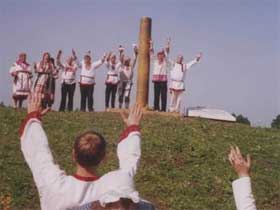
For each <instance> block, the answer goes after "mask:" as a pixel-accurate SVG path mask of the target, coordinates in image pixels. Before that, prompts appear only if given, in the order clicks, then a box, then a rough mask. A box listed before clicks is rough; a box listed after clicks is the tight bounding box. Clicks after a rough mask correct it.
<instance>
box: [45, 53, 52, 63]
mask: <svg viewBox="0 0 280 210" xmlns="http://www.w3.org/2000/svg"><path fill="white" fill-rule="evenodd" d="M50 58H51V55H50V53H48V52H45V53H44V54H43V62H44V63H48V62H49V61H50Z"/></svg>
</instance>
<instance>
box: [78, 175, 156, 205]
mask: <svg viewBox="0 0 280 210" xmlns="http://www.w3.org/2000/svg"><path fill="white" fill-rule="evenodd" d="M116 180H117V181H116ZM100 183H101V184H100V186H99V189H100V190H98V192H99V193H98V195H97V196H96V198H97V201H94V202H92V203H89V204H86V205H84V206H82V207H81V208H79V209H78V210H154V209H155V208H154V206H153V205H152V204H151V203H150V202H148V201H145V200H143V199H141V198H140V196H139V193H138V192H137V191H136V190H135V186H134V181H133V177H132V176H130V175H129V174H128V173H125V172H123V171H120V170H119V171H112V172H110V173H108V174H106V175H104V176H103V177H102V178H101V179H100Z"/></svg>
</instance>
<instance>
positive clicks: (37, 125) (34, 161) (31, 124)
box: [20, 94, 65, 192]
mask: <svg viewBox="0 0 280 210" xmlns="http://www.w3.org/2000/svg"><path fill="white" fill-rule="evenodd" d="M40 104H41V95H35V94H32V95H31V96H29V99H28V107H27V110H28V114H27V116H26V118H25V120H24V121H23V123H22V125H21V128H20V140H21V142H20V143H21V151H22V153H23V156H24V159H25V161H26V162H27V164H28V166H29V168H30V169H31V172H32V175H33V178H34V180H35V183H36V186H37V188H38V189H40V192H42V191H44V190H47V189H49V187H50V186H54V183H55V182H57V181H59V180H60V181H61V180H62V179H61V178H62V177H64V176H65V174H64V171H62V170H60V169H59V166H58V165H56V164H55V163H54V160H53V156H52V153H51V151H50V148H49V145H48V139H47V136H46V134H45V131H44V129H43V127H42V122H41V116H42V115H44V114H45V113H46V112H47V111H48V109H45V110H43V111H42V110H41V108H40Z"/></svg>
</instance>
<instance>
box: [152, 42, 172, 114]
mask: <svg viewBox="0 0 280 210" xmlns="http://www.w3.org/2000/svg"><path fill="white" fill-rule="evenodd" d="M169 51H170V39H168V40H167V45H166V48H165V50H161V51H159V52H158V53H157V55H156V56H155V55H154V47H153V42H152V41H151V42H150V58H151V62H152V65H153V74H152V81H153V83H154V110H155V111H163V112H166V105H167V72H168V71H169V69H170V62H169V59H168V55H169ZM160 101H161V108H160V104H159V102H160Z"/></svg>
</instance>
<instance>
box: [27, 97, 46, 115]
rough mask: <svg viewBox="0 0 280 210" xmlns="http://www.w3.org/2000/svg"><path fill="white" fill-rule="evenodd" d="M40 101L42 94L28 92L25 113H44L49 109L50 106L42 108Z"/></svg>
mask: <svg viewBox="0 0 280 210" xmlns="http://www.w3.org/2000/svg"><path fill="white" fill-rule="evenodd" d="M41 101H42V94H40V93H30V94H29V96H28V101H27V113H28V114H29V113H31V112H40V114H41V115H45V114H46V113H47V112H48V111H49V110H50V108H46V109H44V110H42V107H41Z"/></svg>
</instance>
